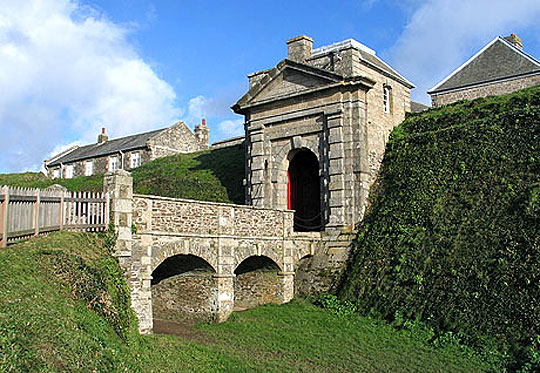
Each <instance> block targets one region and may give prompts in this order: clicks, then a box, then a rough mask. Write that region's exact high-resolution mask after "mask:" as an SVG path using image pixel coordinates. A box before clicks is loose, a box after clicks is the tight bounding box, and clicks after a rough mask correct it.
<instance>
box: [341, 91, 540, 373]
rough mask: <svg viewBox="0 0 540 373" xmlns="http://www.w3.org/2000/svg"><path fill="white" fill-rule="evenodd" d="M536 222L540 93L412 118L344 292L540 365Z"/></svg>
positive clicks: (368, 309) (396, 145)
mask: <svg viewBox="0 0 540 373" xmlns="http://www.w3.org/2000/svg"><path fill="white" fill-rule="evenodd" d="M539 222H540V87H535V88H532V89H527V90H523V91H520V92H517V93H514V94H511V95H507V96H501V97H490V98H485V99H479V100H476V101H473V102H461V103H458V104H456V105H452V106H448V107H443V108H441V109H437V110H430V111H428V112H426V113H423V114H420V115H412V116H409V117H408V119H406V120H405V121H404V122H403V123H402V124H401V125H400V126H398V127H397V128H396V129H395V130H394V132H393V133H392V136H391V139H390V141H389V143H388V146H387V150H386V155H385V158H384V161H383V164H382V168H381V172H380V176H379V184H378V186H377V187H376V188H375V197H374V199H373V201H372V205H371V207H370V210H369V211H368V213H367V215H366V218H365V220H364V224H363V225H362V227H360V233H359V235H358V239H357V242H356V249H355V251H354V256H353V258H352V261H351V265H350V268H349V270H348V271H346V278H345V281H344V285H343V289H342V291H341V296H342V297H343V298H345V299H349V300H352V301H353V302H355V303H356V304H357V305H358V307H359V308H360V309H361V310H362V311H363V312H364V313H371V314H375V315H378V316H382V317H384V318H387V319H396V318H397V319H405V320H406V319H409V320H411V319H412V320H415V319H420V320H423V321H425V322H427V323H429V324H430V325H431V326H432V327H433V328H435V329H436V330H437V331H438V332H439V333H441V335H446V336H447V337H451V338H454V339H457V340H462V341H467V342H468V343H471V344H473V345H477V346H480V347H486V345H495V347H496V349H501V350H502V351H509V352H510V353H511V354H512V355H513V359H515V361H514V362H511V363H510V364H511V367H512V368H516V367H517V366H519V365H520V364H525V366H531V367H532V366H536V368H537V369H540V223H539ZM445 333H446V334H445ZM487 336H489V337H487ZM535 364H536V365H535Z"/></svg>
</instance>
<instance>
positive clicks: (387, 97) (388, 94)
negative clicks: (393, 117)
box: [383, 85, 392, 114]
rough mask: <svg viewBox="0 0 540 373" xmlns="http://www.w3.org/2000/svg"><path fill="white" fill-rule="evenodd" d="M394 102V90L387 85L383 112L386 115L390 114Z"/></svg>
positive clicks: (384, 93) (384, 92) (384, 91)
mask: <svg viewBox="0 0 540 373" xmlns="http://www.w3.org/2000/svg"><path fill="white" fill-rule="evenodd" d="M391 101H392V89H391V88H390V87H389V86H387V85H385V86H384V87H383V110H384V112H385V113H387V114H390V104H391Z"/></svg>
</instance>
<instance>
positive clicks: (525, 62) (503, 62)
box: [428, 36, 540, 94]
mask: <svg viewBox="0 0 540 373" xmlns="http://www.w3.org/2000/svg"><path fill="white" fill-rule="evenodd" d="M537 73H540V62H539V61H538V60H536V59H535V58H534V57H532V56H530V55H529V54H527V53H525V52H523V51H522V50H521V49H519V48H517V47H516V46H515V45H513V44H512V43H511V42H509V41H508V40H505V39H504V38H502V37H501V36H498V37H496V38H495V39H493V40H492V41H491V42H490V43H489V44H487V45H486V46H485V47H484V48H482V49H481V50H480V51H479V52H478V53H476V54H475V55H474V56H472V57H471V58H470V59H469V60H468V61H466V62H465V63H464V64H463V65H461V66H460V67H458V68H457V69H456V70H454V71H453V72H452V73H451V74H450V75H448V76H447V77H446V78H445V79H444V80H443V81H441V82H440V83H438V84H437V85H436V86H435V87H433V88H432V89H430V90H429V91H428V93H430V94H432V93H439V92H443V91H450V90H454V89H459V88H465V87H469V86H474V85H477V84H482V83H490V82H495V81H498V80H503V79H509V78H516V77H519V76H523V75H532V74H537Z"/></svg>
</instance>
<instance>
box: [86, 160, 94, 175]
mask: <svg viewBox="0 0 540 373" xmlns="http://www.w3.org/2000/svg"><path fill="white" fill-rule="evenodd" d="M93 173H94V161H86V164H85V168H84V174H85V176H92V174H93Z"/></svg>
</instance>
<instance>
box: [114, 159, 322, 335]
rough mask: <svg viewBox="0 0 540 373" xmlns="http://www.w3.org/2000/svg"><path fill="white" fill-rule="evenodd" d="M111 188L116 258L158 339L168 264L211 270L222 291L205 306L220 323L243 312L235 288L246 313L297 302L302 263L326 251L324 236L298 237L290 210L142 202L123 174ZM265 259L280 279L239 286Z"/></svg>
mask: <svg viewBox="0 0 540 373" xmlns="http://www.w3.org/2000/svg"><path fill="white" fill-rule="evenodd" d="M104 183H105V191H106V192H109V193H110V196H111V212H112V215H113V221H114V222H115V225H116V227H117V228H116V229H117V231H118V240H117V251H116V255H117V256H118V258H119V261H120V264H121V266H122V267H123V268H124V270H125V271H126V276H127V279H128V283H129V286H130V289H131V301H132V308H133V309H134V311H135V314H136V315H137V317H138V319H139V330H140V332H141V333H142V334H148V333H151V332H152V325H153V321H152V318H153V310H152V304H153V303H152V286H151V280H152V273H153V272H154V270H155V269H156V268H157V267H158V266H159V265H160V264H161V263H163V262H164V261H165V260H166V259H168V258H171V257H175V256H178V255H194V256H196V257H198V258H201V259H203V260H204V261H205V262H206V263H208V265H209V266H210V267H211V268H212V276H213V279H214V281H215V282H214V283H213V284H212V286H215V289H216V291H215V292H214V293H213V294H215V299H213V300H210V303H205V304H208V305H211V304H213V306H208V307H210V308H209V309H212V312H214V315H213V319H214V320H216V321H217V322H221V321H224V320H226V319H227V317H228V316H229V315H230V313H231V312H232V311H233V309H234V307H235V287H236V288H237V289H238V290H239V296H241V297H242V301H241V303H242V305H244V306H246V305H247V306H253V305H258V304H262V303H264V302H279V303H283V302H288V301H289V300H291V299H292V298H293V296H294V275H295V265H296V263H298V262H299V261H300V260H301V259H302V258H306V257H309V256H312V255H313V254H314V253H315V252H316V251H318V250H319V247H320V246H321V245H322V244H323V243H322V240H321V236H320V233H318V232H305V233H295V232H293V229H292V227H293V211H290V210H286V209H284V210H278V209H269V208H261V207H251V206H242V205H232V204H223V203H211V202H201V201H192V200H182V199H173V198H166V197H156V196H143V195H134V194H133V186H132V179H131V176H130V175H129V174H128V173H127V172H126V171H121V170H118V171H115V172H113V173H109V174H106V176H105V181H104ZM132 224H133V227H135V228H136V233H132ZM135 228H134V230H135ZM261 257H264V258H266V260H267V261H270V262H272V263H273V265H275V268H276V269H277V270H276V272H275V277H273V278H274V279H275V280H274V279H269V278H268V273H271V272H268V271H255V272H254V273H248V274H249V275H248V276H245V274H242V276H243V277H242V280H239V282H236V280H235V279H236V274H235V270H236V269H237V268H238V267H239V266H240V264H242V263H244V262H245V261H246V260H250V258H261ZM257 279H261V281H257ZM250 284H251V285H250ZM162 287H163V286H162ZM249 289H252V290H249ZM264 289H267V290H264ZM268 289H270V290H268ZM159 291H161V289H160V290H159ZM205 291H206V290H205ZM250 291H251V293H252V294H253V297H254V298H253V299H252V300H251V301H250V300H249V299H246V294H249V293H250ZM208 294H212V292H211V291H208ZM160 307H161V305H160ZM212 307H214V308H212Z"/></svg>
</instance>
